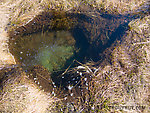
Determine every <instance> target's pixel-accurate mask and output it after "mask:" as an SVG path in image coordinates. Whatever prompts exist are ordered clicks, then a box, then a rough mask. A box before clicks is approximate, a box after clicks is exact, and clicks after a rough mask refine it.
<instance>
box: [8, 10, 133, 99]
mask: <svg viewBox="0 0 150 113" xmlns="http://www.w3.org/2000/svg"><path fill="white" fill-rule="evenodd" d="M89 12H90V11H89ZM91 14H92V15H91ZM133 18H134V17H132V16H130V15H110V14H105V13H101V12H98V11H93V10H91V12H90V13H88V12H87V11H83V12H82V11H81V12H80V13H77V12H72V13H70V12H68V13H65V12H55V11H48V12H43V13H41V14H40V15H38V16H36V17H35V18H34V19H33V20H32V21H30V22H29V23H27V24H26V25H25V26H21V27H19V28H16V29H15V30H14V31H12V32H10V37H11V38H10V43H9V48H10V52H11V53H12V54H13V55H14V57H15V60H16V62H17V64H20V65H21V66H22V67H23V69H25V70H26V72H27V74H28V75H29V76H30V77H31V79H33V80H34V81H35V82H36V83H37V84H38V85H39V86H40V87H42V88H43V89H44V90H45V91H49V92H51V93H53V94H56V95H57V96H59V94H60V92H61V91H62V92H61V94H60V95H61V98H66V97H67V98H69V99H70V100H72V97H78V96H83V95H84V93H86V92H88V91H89V82H90V80H91V79H92V76H91V74H90V73H89V70H86V69H76V67H77V66H78V65H81V64H79V63H77V62H74V61H75V60H76V61H79V62H80V63H86V62H88V61H91V60H92V61H95V62H97V61H100V60H101V61H102V60H103V59H105V58H106V56H108V55H106V54H110V51H106V53H105V54H103V52H104V51H105V50H107V48H110V47H112V45H113V44H115V42H116V41H117V40H121V37H122V36H123V35H124V33H125V31H126V30H127V29H128V23H129V21H130V20H132V19H133ZM107 60H109V59H107ZM46 70H47V71H46ZM66 70H68V71H66ZM65 71H66V73H65V74H63V73H64V72H65ZM39 75H40V76H39ZM43 76H44V77H43ZM45 78H46V79H45ZM51 86H52V87H51ZM57 88H60V89H61V91H60V90H59V91H58V93H57V92H56V91H55V89H57ZM66 95H67V96H66ZM67 100H68V99H67Z"/></svg>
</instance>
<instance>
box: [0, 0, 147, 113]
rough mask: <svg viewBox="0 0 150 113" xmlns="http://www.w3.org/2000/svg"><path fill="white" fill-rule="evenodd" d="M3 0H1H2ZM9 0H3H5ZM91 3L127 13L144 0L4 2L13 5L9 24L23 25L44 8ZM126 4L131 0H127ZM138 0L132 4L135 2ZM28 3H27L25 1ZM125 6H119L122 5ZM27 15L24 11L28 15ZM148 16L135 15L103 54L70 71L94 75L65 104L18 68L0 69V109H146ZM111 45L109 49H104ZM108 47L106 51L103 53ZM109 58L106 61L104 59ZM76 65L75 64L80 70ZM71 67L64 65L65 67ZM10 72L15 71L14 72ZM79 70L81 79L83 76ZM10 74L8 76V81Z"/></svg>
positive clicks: (102, 110)
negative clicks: (83, 89)
mask: <svg viewBox="0 0 150 113" xmlns="http://www.w3.org/2000/svg"><path fill="white" fill-rule="evenodd" d="M3 1H4V0H3ZM5 2H6V3H7V1H5ZM82 2H84V3H85V4H90V5H91V6H92V7H96V8H99V9H102V10H105V11H110V12H111V13H112V12H115V13H129V12H133V11H134V10H137V9H138V8H139V6H141V5H143V4H144V3H146V2H147V1H142V0H139V1H134V0H133V1H128V2H127V1H119V2H118V1H98V0H97V1H94V2H93V1H90V0H88V1H71V2H70V1H65V2H64V1H52V2H51V3H49V2H48V1H47V0H32V1H22V0H20V1H15V0H14V1H10V2H9V3H7V4H8V6H9V7H10V10H11V11H12V15H11V19H10V21H11V26H20V25H24V24H25V23H26V22H28V21H30V20H31V19H32V18H33V17H34V16H35V15H38V14H39V13H40V12H41V11H43V10H45V8H47V7H48V8H49V9H51V8H52V9H53V8H54V9H58V10H65V11H67V10H70V9H71V8H73V7H78V6H79V5H80V3H82ZM129 4H130V5H129ZM135 4H136V5H135ZM29 6H31V7H29ZM122 7H123V8H122ZM26 15H28V16H26ZM149 24H150V16H147V15H146V16H144V17H143V18H140V19H136V20H133V21H131V22H130V23H129V30H128V31H127V32H126V34H125V35H124V36H123V37H122V41H121V42H120V41H118V42H117V44H116V46H113V47H110V49H107V50H106V51H107V52H105V51H104V53H103V54H106V57H107V58H106V60H104V61H102V62H98V64H95V63H94V62H89V63H87V64H80V67H77V68H76V69H75V70H74V71H73V72H72V73H76V72H77V71H78V72H79V74H80V71H81V73H83V72H82V71H83V70H80V69H81V68H82V69H83V68H84V74H87V75H89V76H91V77H92V80H91V81H88V84H89V85H88V92H86V93H85V94H83V95H82V96H81V97H80V98H77V99H75V102H73V104H72V103H71V102H70V103H68V104H67V105H66V104H64V103H63V101H62V100H59V99H58V98H57V99H58V100H57V99H56V98H54V97H53V96H52V95H48V94H46V93H45V92H44V91H42V90H41V89H39V87H38V86H37V85H35V83H33V81H32V80H31V81H30V80H29V78H28V77H27V75H26V73H25V72H23V71H22V70H21V69H20V68H17V69H15V68H14V69H13V68H9V69H5V68H3V69H1V76H0V78H2V74H3V73H5V75H4V76H9V78H10V79H8V78H7V79H5V80H4V81H3V82H2V85H3V89H2V92H1V97H0V105H1V106H0V112H37V111H38V112H39V113H44V112H52V111H53V112H63V111H64V112H70V111H76V112H86V111H90V112H130V111H129V110H128V109H123V110H120V109H111V108H110V107H109V106H114V105H116V106H117V105H119V106H120V105H126V106H137V105H143V106H146V108H145V109H138V110H134V112H137V113H138V112H143V113H145V112H149V106H150V94H149V92H150V91H149V86H150V65H149V64H150V43H149V42H150V33H149V31H150V26H149ZM108 51H109V52H108ZM107 53H110V54H108V55H107ZM107 59H109V61H108V60H107ZM78 69H79V70H78ZM67 72H69V70H66V72H65V73H67ZM12 73H14V74H12ZM85 78H86V77H85V76H83V79H82V80H83V81H84V80H85ZM10 80H11V81H10Z"/></svg>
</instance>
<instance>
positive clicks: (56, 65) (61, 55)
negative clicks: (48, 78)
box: [38, 45, 74, 72]
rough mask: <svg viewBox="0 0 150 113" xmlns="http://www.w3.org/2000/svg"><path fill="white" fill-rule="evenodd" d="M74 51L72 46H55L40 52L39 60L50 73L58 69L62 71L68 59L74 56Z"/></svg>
mask: <svg viewBox="0 0 150 113" xmlns="http://www.w3.org/2000/svg"><path fill="white" fill-rule="evenodd" d="M73 50H74V49H73V47H71V46H57V45H53V46H51V47H48V48H44V49H43V50H42V51H40V52H39V54H38V56H39V58H38V60H39V61H40V64H41V65H43V66H44V67H45V68H47V69H48V70H49V71H50V72H52V71H53V70H56V69H57V70H60V69H61V68H63V67H64V66H65V62H66V61H67V59H69V58H70V57H71V56H73V54H74V53H73Z"/></svg>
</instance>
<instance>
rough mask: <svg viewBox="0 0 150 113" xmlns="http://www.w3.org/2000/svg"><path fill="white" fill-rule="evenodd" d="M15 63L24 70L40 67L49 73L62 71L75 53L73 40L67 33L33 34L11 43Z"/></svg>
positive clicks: (18, 38)
mask: <svg viewBox="0 0 150 113" xmlns="http://www.w3.org/2000/svg"><path fill="white" fill-rule="evenodd" d="M11 44H12V46H13V54H15V57H16V61H17V62H18V63H20V64H21V65H22V66H23V67H25V68H26V69H29V68H31V67H33V66H35V65H42V66H44V67H45V68H47V69H48V70H49V71H50V72H52V71H54V70H59V69H62V68H63V67H64V65H65V62H66V60H68V59H69V58H71V57H72V56H73V55H74V52H75V40H74V38H73V37H72V36H71V34H70V33H69V32H67V31H53V32H44V33H40V32H39V33H34V34H30V35H26V36H23V37H17V38H16V39H15V40H14V41H13V43H11Z"/></svg>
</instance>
